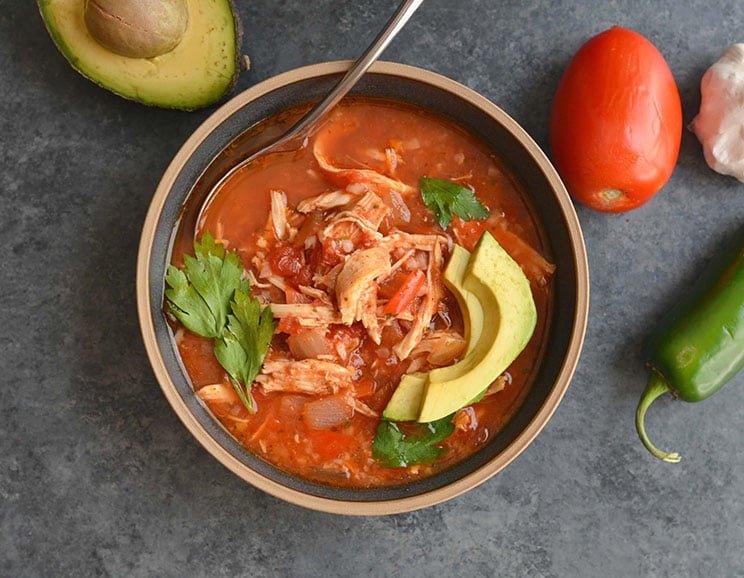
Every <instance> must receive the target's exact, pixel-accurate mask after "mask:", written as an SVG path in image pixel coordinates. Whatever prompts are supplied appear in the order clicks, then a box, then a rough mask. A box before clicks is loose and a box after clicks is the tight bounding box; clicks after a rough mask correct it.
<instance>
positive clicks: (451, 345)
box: [410, 329, 468, 367]
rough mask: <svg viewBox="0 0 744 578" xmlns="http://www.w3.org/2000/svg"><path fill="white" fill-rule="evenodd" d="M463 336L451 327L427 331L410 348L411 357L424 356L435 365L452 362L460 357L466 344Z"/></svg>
mask: <svg viewBox="0 0 744 578" xmlns="http://www.w3.org/2000/svg"><path fill="white" fill-rule="evenodd" d="M467 344H468V343H467V341H465V338H464V337H463V336H462V335H461V334H460V333H459V332H457V331H453V330H452V329H437V330H434V331H428V332H427V333H426V334H425V335H424V336H423V337H422V339H421V341H420V342H419V343H418V344H417V345H416V347H414V348H413V350H411V354H410V355H411V357H418V356H424V357H425V358H426V361H428V362H429V363H430V364H431V365H433V366H435V367H441V366H444V365H447V364H449V363H452V362H453V361H454V360H455V359H457V358H458V357H460V356H461V355H462V354H463V353H464V351H465V347H466V346H467Z"/></svg>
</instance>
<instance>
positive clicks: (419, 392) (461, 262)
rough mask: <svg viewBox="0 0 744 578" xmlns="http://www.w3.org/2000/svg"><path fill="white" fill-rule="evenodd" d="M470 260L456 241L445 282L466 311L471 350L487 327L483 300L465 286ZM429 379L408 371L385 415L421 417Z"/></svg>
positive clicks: (390, 417)
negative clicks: (484, 321) (420, 411)
mask: <svg viewBox="0 0 744 578" xmlns="http://www.w3.org/2000/svg"><path fill="white" fill-rule="evenodd" d="M469 261H470V252H469V251H468V250H467V249H465V248H464V247H461V246H460V245H454V246H453V248H452V256H451V257H450V260H449V262H448V263H447V267H446V268H445V270H444V283H445V285H447V287H448V288H449V290H450V291H452V294H453V295H454V296H455V299H456V300H457V303H458V305H459V306H460V311H461V312H462V316H463V323H464V325H465V339H466V340H467V342H468V348H467V353H469V352H470V351H471V350H472V349H473V347H475V344H476V343H477V342H478V339H479V338H480V334H481V331H482V330H483V310H482V309H481V306H480V302H479V301H478V300H477V299H476V297H475V295H473V294H472V293H470V292H469V291H466V290H465V289H463V287H462V283H463V278H464V276H465V271H466V270H467V267H468V262H469ZM427 381H428V374H426V373H407V374H405V375H404V376H403V377H402V378H401V380H400V383H399V384H398V387H397V388H396V389H395V392H394V393H393V395H392V397H391V398H390V401H389V402H388V404H387V406H386V407H385V410H384V411H383V412H382V417H383V418H384V419H387V420H389V421H413V420H415V419H417V418H418V415H419V409H420V407H421V398H422V397H423V394H424V390H425V388H426V383H427Z"/></svg>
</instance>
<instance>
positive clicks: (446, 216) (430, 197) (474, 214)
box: [419, 177, 488, 229]
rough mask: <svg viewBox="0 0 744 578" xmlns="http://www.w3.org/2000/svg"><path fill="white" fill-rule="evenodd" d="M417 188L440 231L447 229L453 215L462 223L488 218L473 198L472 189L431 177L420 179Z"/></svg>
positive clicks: (482, 207) (483, 208) (485, 210)
mask: <svg viewBox="0 0 744 578" xmlns="http://www.w3.org/2000/svg"><path fill="white" fill-rule="evenodd" d="M419 188H420V189H421V197H422V198H423V199H424V204H425V205H426V206H427V207H429V209H431V211H432V212H433V213H434V216H435V217H436V218H437V221H439V226H440V227H442V229H447V227H449V225H450V223H451V222H452V215H453V214H454V215H457V216H458V217H460V218H461V219H462V220H463V221H469V220H470V219H485V218H486V217H488V209H487V208H486V207H485V206H484V205H483V203H481V202H480V201H479V200H478V199H477V198H476V197H475V193H474V191H473V190H472V189H469V188H467V187H463V186H462V185H459V184H457V183H455V182H452V181H445V180H443V179H433V178H431V177H421V178H420V179H419Z"/></svg>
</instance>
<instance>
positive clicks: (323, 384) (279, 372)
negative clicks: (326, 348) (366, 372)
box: [256, 356, 354, 395]
mask: <svg viewBox="0 0 744 578" xmlns="http://www.w3.org/2000/svg"><path fill="white" fill-rule="evenodd" d="M353 376H354V371H353V370H352V369H351V368H349V367H346V366H343V365H339V364H338V363H334V362H332V361H325V360H322V359H302V360H300V361H293V360H288V359H281V358H269V356H267V357H266V360H264V364H263V367H262V368H261V373H260V374H259V375H258V376H256V382H257V383H259V384H260V385H261V388H262V389H263V390H264V391H265V392H267V393H269V392H272V391H283V392H288V393H305V394H312V395H328V394H331V393H338V392H339V391H341V390H346V389H348V388H350V387H351V383H352V377H353Z"/></svg>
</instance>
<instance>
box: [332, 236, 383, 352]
mask: <svg viewBox="0 0 744 578" xmlns="http://www.w3.org/2000/svg"><path fill="white" fill-rule="evenodd" d="M389 274H390V255H389V253H388V251H387V250H386V249H385V248H384V247H372V248H370V249H363V250H361V251H357V252H356V253H354V254H353V255H351V257H349V258H348V259H347V261H346V263H345V264H344V266H343V268H342V269H341V272H340V273H339V274H338V278H337V279H336V301H337V302H338V308H339V311H340V312H341V320H342V322H343V323H344V324H346V325H351V324H352V323H353V322H354V321H361V322H362V325H364V327H365V328H366V329H367V331H368V332H369V335H370V337H371V338H372V339H373V340H374V342H375V343H378V344H379V343H380V339H381V335H382V333H381V330H380V327H379V323H378V321H377V283H376V279H378V278H380V277H386V276H388V275H389Z"/></svg>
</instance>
